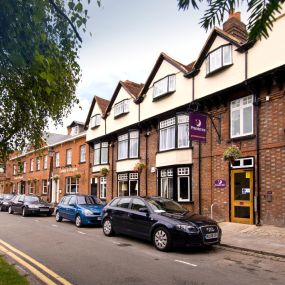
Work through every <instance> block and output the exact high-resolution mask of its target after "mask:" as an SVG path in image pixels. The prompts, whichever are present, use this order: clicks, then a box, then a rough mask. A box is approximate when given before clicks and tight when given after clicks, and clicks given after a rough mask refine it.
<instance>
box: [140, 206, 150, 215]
mask: <svg viewBox="0 0 285 285" xmlns="http://www.w3.org/2000/svg"><path fill="white" fill-rule="evenodd" d="M139 212H141V213H146V214H149V211H148V208H147V207H143V208H139Z"/></svg>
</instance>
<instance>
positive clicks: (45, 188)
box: [42, 179, 48, 194]
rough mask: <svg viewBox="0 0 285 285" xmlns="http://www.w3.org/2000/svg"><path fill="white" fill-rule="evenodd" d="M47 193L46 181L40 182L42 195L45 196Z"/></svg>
mask: <svg viewBox="0 0 285 285" xmlns="http://www.w3.org/2000/svg"><path fill="white" fill-rule="evenodd" d="M47 192H48V183H47V180H46V179H43V180H42V193H43V194H47Z"/></svg>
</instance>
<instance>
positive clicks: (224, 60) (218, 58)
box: [206, 45, 233, 74]
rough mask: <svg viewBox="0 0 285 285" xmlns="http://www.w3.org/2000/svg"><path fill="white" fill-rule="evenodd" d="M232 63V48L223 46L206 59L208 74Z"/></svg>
mask: <svg viewBox="0 0 285 285" xmlns="http://www.w3.org/2000/svg"><path fill="white" fill-rule="evenodd" d="M232 63H233V60H232V46H231V45H224V46H221V47H219V48H217V49H215V50H214V51H212V52H210V53H209V54H208V56H207V58H206V73H207V74H209V73H211V72H214V71H216V70H218V69H220V68H222V67H225V66H228V65H231V64H232Z"/></svg>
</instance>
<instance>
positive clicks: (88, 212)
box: [55, 195, 105, 227]
mask: <svg viewBox="0 0 285 285" xmlns="http://www.w3.org/2000/svg"><path fill="white" fill-rule="evenodd" d="M104 206H105V204H104V203H103V202H102V201H101V200H100V199H98V198H96V197H95V196H92V195H66V196H64V197H62V199H61V200H60V202H59V204H58V205H57V207H56V212H55V213H56V215H55V219H56V221H57V222H61V221H62V219H67V220H70V221H72V222H75V225H76V226H77V227H81V226H83V225H100V224H101V214H102V209H103V208H104Z"/></svg>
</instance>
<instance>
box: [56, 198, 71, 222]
mask: <svg viewBox="0 0 285 285" xmlns="http://www.w3.org/2000/svg"><path fill="white" fill-rule="evenodd" d="M70 198H71V196H66V197H65V199H64V200H63V201H62V203H61V204H60V209H59V211H60V212H59V213H60V215H61V216H62V217H63V218H64V219H68V203H69V200H70Z"/></svg>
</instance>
